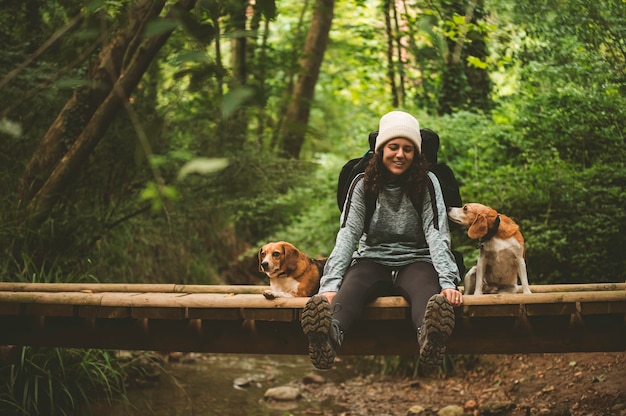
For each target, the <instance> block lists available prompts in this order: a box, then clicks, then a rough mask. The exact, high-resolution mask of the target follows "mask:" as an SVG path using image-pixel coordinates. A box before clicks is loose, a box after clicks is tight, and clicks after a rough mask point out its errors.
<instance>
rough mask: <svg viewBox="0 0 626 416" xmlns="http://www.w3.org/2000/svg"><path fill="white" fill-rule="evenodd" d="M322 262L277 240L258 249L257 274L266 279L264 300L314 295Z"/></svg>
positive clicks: (324, 261) (320, 273)
mask: <svg viewBox="0 0 626 416" xmlns="http://www.w3.org/2000/svg"><path fill="white" fill-rule="evenodd" d="M325 264H326V259H314V258H311V257H309V256H307V255H306V254H304V253H303V252H301V251H300V250H298V249H297V248H296V247H295V246H294V245H293V244H291V243H287V242H285V241H277V242H271V243H267V244H265V245H264V246H263V247H261V249H260V250H259V271H260V272H263V273H265V274H266V275H267V276H268V277H269V278H270V290H266V291H264V292H263V296H265V297H266V298H267V299H275V298H279V297H283V298H285V297H308V296H313V295H314V294H316V293H317V291H318V290H319V287H320V278H321V277H322V273H323V271H324V265H325Z"/></svg>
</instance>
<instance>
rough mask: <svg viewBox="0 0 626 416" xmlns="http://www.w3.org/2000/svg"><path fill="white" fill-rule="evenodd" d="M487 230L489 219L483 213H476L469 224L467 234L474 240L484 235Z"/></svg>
mask: <svg viewBox="0 0 626 416" xmlns="http://www.w3.org/2000/svg"><path fill="white" fill-rule="evenodd" d="M487 231H489V221H487V217H486V216H485V215H484V214H483V213H478V214H477V215H476V219H475V220H474V222H473V223H472V225H470V226H469V229H468V230H467V235H468V236H469V238H471V239H474V240H475V239H478V238H480V237H482V236H484V235H486V234H487Z"/></svg>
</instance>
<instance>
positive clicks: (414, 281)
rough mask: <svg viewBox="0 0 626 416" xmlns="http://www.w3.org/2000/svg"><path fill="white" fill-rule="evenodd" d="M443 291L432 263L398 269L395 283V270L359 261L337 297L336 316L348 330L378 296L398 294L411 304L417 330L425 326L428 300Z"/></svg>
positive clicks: (334, 316)
mask: <svg viewBox="0 0 626 416" xmlns="http://www.w3.org/2000/svg"><path fill="white" fill-rule="evenodd" d="M440 291H441V287H440V286H439V278H438V275H437V272H436V271H435V268H434V267H433V265H432V264H431V263H428V262H424V261H418V262H415V263H411V264H409V265H408V266H404V267H402V268H400V269H398V273H397V279H396V281H395V282H394V281H393V269H391V268H389V267H385V266H381V265H380V264H377V263H374V262H372V261H365V260H363V261H358V262H356V263H355V264H354V265H352V266H350V268H348V271H347V272H346V275H345V277H344V279H343V283H342V285H341V288H340V289H339V291H338V292H337V295H336V296H335V298H334V299H333V302H332V311H333V318H334V319H336V320H338V321H339V327H340V328H341V329H342V330H343V331H344V332H347V331H348V330H349V329H350V327H351V326H352V324H353V323H354V321H356V320H357V319H359V317H360V316H361V313H362V312H363V308H364V307H365V305H366V304H367V303H369V302H370V301H372V300H374V299H375V298H376V297H378V296H381V295H390V294H394V293H395V294H399V295H401V296H402V297H403V298H404V299H406V301H407V302H408V303H409V305H411V320H412V321H413V326H414V327H415V329H417V328H419V327H420V326H422V321H423V320H424V312H425V310H426V304H427V303H428V300H429V299H430V298H431V296H432V295H434V294H437V293H439V292H440Z"/></svg>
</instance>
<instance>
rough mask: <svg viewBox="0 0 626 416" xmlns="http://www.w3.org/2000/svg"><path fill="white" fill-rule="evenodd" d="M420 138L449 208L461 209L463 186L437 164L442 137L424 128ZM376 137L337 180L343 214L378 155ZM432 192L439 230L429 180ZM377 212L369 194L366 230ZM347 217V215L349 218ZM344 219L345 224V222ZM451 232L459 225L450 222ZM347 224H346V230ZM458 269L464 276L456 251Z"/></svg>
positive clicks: (374, 132) (371, 137) (373, 196)
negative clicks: (372, 160) (372, 159)
mask: <svg viewBox="0 0 626 416" xmlns="http://www.w3.org/2000/svg"><path fill="white" fill-rule="evenodd" d="M420 135H421V136H422V153H423V154H424V156H425V157H426V159H427V160H428V162H429V163H430V171H431V172H433V173H434V174H435V175H436V176H437V179H439V183H440V185H441V191H442V193H443V199H444V202H445V205H446V209H447V208H450V207H460V206H462V205H463V203H462V200H461V193H460V191H459V183H458V181H457V180H456V177H455V176H454V172H452V169H450V167H449V166H448V165H446V164H445V163H439V162H438V161H437V153H438V152H439V144H440V140H439V135H438V134H437V133H435V132H434V131H432V130H429V129H420ZM376 137H378V131H373V132H371V133H370V134H369V138H368V141H369V149H368V150H367V152H365V154H364V155H363V156H361V157H357V158H354V159H351V160H349V161H347V162H346V163H345V164H344V165H343V167H342V168H341V172H339V178H338V180H337V206H338V207H339V211H343V207H344V206H345V203H346V199H347V198H349V197H351V196H352V191H351V188H354V187H355V186H356V184H357V183H358V182H359V181H360V180H363V178H364V177H365V167H366V166H367V164H368V163H369V161H370V159H371V158H372V156H373V155H374V148H375V145H376ZM426 184H427V187H428V192H429V194H430V200H431V202H432V207H433V214H434V218H433V222H434V224H435V228H436V229H437V230H438V229H439V216H438V215H439V210H438V209H437V206H436V201H435V188H434V186H433V184H432V182H431V181H430V180H428V181H427V183H426ZM412 202H413V206H414V207H415V209H416V210H417V209H418V205H417V204H418V202H417V201H412ZM375 209H376V196H375V195H369V193H366V194H365V229H366V230H367V228H368V226H369V222H370V220H371V219H372V215H373V214H374V210H375ZM345 218H347V215H346V216H345ZM345 218H344V221H345ZM448 224H449V226H450V229H454V228H458V227H459V226H458V225H457V224H455V223H453V222H452V221H450V220H448ZM344 225H345V224H342V227H343V226H344ZM452 253H453V254H454V257H455V260H456V263H457V266H458V267H459V272H460V273H461V276H463V275H464V274H465V265H464V263H463V255H462V254H461V253H460V252H458V251H455V250H453V251H452Z"/></svg>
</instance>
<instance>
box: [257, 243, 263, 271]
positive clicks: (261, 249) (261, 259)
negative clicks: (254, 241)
mask: <svg viewBox="0 0 626 416" xmlns="http://www.w3.org/2000/svg"><path fill="white" fill-rule="evenodd" d="M263 247H265V246H263ZM263 247H261V248H260V249H259V254H257V257H258V258H259V261H258V263H259V271H260V272H263V271H264V270H263V267H261V262H262V261H263V258H262V257H261V253H263Z"/></svg>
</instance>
